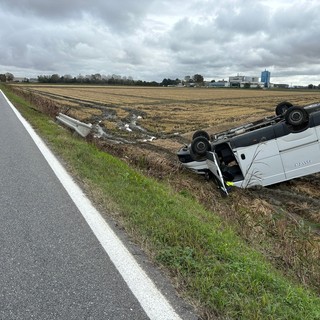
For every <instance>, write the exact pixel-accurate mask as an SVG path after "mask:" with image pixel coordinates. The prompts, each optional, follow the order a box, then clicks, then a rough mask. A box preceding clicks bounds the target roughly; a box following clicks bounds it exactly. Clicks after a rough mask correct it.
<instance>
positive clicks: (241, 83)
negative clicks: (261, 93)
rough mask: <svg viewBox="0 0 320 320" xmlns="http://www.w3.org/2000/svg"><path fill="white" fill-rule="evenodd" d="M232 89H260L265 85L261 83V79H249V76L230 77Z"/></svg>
mask: <svg viewBox="0 0 320 320" xmlns="http://www.w3.org/2000/svg"><path fill="white" fill-rule="evenodd" d="M229 83H230V87H238V88H258V87H261V86H262V85H263V83H261V82H259V77H248V76H240V75H238V76H234V77H229Z"/></svg>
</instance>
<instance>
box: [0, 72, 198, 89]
mask: <svg viewBox="0 0 320 320" xmlns="http://www.w3.org/2000/svg"><path fill="white" fill-rule="evenodd" d="M14 78H15V77H14V75H13V74H12V73H5V74H0V82H11V81H14ZM29 81H30V79H27V78H25V80H24V82H29ZM37 82H39V83H70V84H72V83H74V84H76V83H80V84H81V83H83V84H102V85H103V84H107V85H126V86H127V85H129V86H130V85H133V86H155V87H156V86H165V87H167V86H176V85H179V84H182V85H188V84H193V83H195V84H197V85H199V86H201V85H202V84H203V76H202V75H199V74H195V75H194V76H193V77H191V76H186V77H184V79H183V80H181V79H178V78H177V79H170V78H165V79H163V80H162V81H161V82H156V81H142V80H134V79H133V78H132V77H122V76H120V75H115V74H113V75H108V76H105V75H101V74H99V73H96V74H91V75H86V76H83V75H81V74H80V75H78V76H77V77H73V76H71V75H69V74H66V75H63V76H60V75H59V74H52V75H40V76H38V77H37Z"/></svg>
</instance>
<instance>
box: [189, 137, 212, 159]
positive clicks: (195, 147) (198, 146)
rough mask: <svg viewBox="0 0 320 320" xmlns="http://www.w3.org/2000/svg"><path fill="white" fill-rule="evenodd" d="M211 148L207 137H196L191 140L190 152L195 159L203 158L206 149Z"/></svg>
mask: <svg viewBox="0 0 320 320" xmlns="http://www.w3.org/2000/svg"><path fill="white" fill-rule="evenodd" d="M210 150H211V145H210V142H209V140H208V139H206V138H205V137H196V138H195V139H194V140H193V141H192V142H191V151H192V152H191V153H192V154H193V155H195V156H196V158H197V159H199V158H202V159H204V158H205V156H206V154H207V151H210Z"/></svg>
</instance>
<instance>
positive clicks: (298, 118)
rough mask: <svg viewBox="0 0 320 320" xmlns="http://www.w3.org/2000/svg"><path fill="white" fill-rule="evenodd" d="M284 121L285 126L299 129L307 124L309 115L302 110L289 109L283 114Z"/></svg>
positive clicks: (296, 108) (298, 108)
mask: <svg viewBox="0 0 320 320" xmlns="http://www.w3.org/2000/svg"><path fill="white" fill-rule="evenodd" d="M285 120H286V123H287V124H289V125H291V126H293V127H299V126H301V125H304V124H306V123H308V122H309V115H308V113H307V111H306V110H305V109H303V108H300V107H291V108H289V109H288V111H287V112H286V114H285Z"/></svg>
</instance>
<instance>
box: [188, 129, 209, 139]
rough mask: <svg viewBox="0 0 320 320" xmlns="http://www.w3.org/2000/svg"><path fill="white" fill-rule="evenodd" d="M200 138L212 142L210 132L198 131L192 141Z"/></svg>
mask: <svg viewBox="0 0 320 320" xmlns="http://www.w3.org/2000/svg"><path fill="white" fill-rule="evenodd" d="M198 137H204V138H206V139H207V140H210V136H209V134H208V132H207V131H204V130H198V131H196V132H195V133H194V134H193V136H192V140H194V139H195V138H198Z"/></svg>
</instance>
